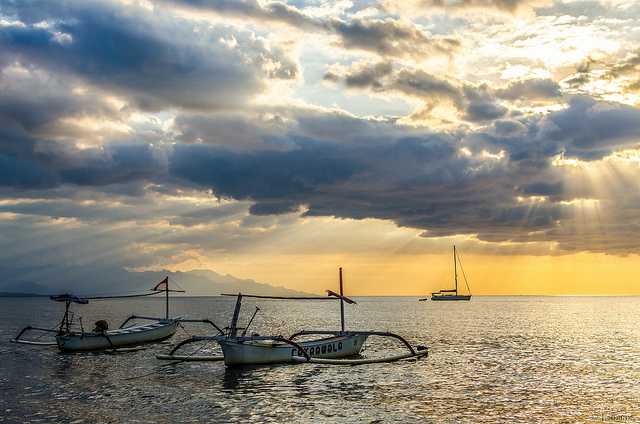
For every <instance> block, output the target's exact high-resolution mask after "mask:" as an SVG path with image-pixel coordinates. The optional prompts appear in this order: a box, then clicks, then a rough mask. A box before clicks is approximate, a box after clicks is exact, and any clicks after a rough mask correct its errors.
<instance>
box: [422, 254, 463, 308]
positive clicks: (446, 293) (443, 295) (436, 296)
mask: <svg viewBox="0 0 640 424" xmlns="http://www.w3.org/2000/svg"><path fill="white" fill-rule="evenodd" d="M459 262H460V258H459V257H458V254H457V253H456V246H455V245H454V246H453V281H454V282H455V288H454V289H452V290H440V291H437V292H434V293H431V300H433V301H442V300H471V290H470V289H469V283H467V276H466V275H465V274H464V269H463V268H462V262H460V270H462V276H463V277H464V283H465V285H466V286H467V292H468V293H469V294H458V263H459ZM451 293H453V294H451ZM419 300H420V301H421V302H423V301H425V300H429V298H428V297H425V298H424V299H419Z"/></svg>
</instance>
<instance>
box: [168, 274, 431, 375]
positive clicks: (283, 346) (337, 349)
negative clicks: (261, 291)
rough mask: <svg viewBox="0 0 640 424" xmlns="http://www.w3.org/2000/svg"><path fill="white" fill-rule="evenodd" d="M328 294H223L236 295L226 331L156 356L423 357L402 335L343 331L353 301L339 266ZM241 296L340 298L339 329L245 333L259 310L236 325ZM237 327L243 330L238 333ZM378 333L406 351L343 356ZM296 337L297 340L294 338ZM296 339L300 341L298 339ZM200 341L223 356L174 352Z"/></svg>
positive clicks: (328, 360) (333, 361)
mask: <svg viewBox="0 0 640 424" xmlns="http://www.w3.org/2000/svg"><path fill="white" fill-rule="evenodd" d="M327 295H328V297H284V296H257V295H244V294H241V293H238V294H237V295H228V294H223V296H237V298H236V305H235V309H234V312H233V317H232V318H231V323H230V325H229V327H226V328H225V331H221V330H220V331H219V334H218V335H215V336H193V337H191V338H190V339H187V340H184V341H183V342H181V343H178V344H177V345H176V346H175V347H174V348H173V350H172V351H171V352H170V353H169V354H168V355H158V356H157V358H158V359H165V360H179V361H224V363H225V364H226V365H256V364H276V363H296V362H311V363H323V364H330V365H340V364H348V365H358V364H365V363H375V362H391V361H397V360H400V359H407V358H418V357H422V356H426V355H427V353H428V350H427V348H426V347H423V346H418V347H417V348H416V349H414V348H413V347H412V346H411V345H410V344H409V342H407V341H406V340H405V339H404V338H402V337H401V336H398V335H396V334H393V333H388V332H382V331H346V330H345V325H344V303H345V302H346V303H349V304H355V303H356V302H355V301H353V300H351V299H349V298H348V297H346V296H344V294H343V291H342V268H341V269H340V293H335V292H333V291H331V290H327ZM243 298H258V299H290V300H305V301H306V300H339V301H340V321H341V329H340V331H330V330H319V331H317V330H305V331H300V332H298V333H296V334H293V335H292V336H290V337H288V338H286V337H283V336H260V335H258V334H254V335H250V336H247V335H246V334H247V331H248V328H249V327H250V326H251V323H252V322H253V319H254V318H255V316H256V314H257V313H258V311H259V310H260V308H258V307H256V310H255V312H254V313H253V315H252V316H251V318H250V319H249V323H248V324H247V325H246V327H244V328H241V327H238V317H239V314H240V308H241V306H242V299H243ZM239 330H242V332H241V333H239ZM303 336H320V337H319V338H315V339H313V340H299V338H300V337H303ZM371 336H380V337H391V338H395V339H397V340H400V341H401V342H402V343H403V344H404V346H405V347H406V348H407V349H408V352H406V353H403V354H398V355H394V356H388V357H386V358H372V359H366V358H365V359H362V358H354V359H346V358H349V357H354V356H357V355H358V354H359V353H360V351H361V350H362V347H363V346H364V343H365V341H366V340H367V338H368V337H371ZM296 339H297V340H296ZM298 340H299V341H298ZM202 341H205V342H206V341H215V342H217V343H218V344H219V345H220V347H221V349H222V353H223V354H222V356H194V355H176V351H177V350H178V349H180V348H181V347H182V346H184V345H186V344H189V343H194V342H202Z"/></svg>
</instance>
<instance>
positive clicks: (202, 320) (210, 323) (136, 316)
mask: <svg viewBox="0 0 640 424" xmlns="http://www.w3.org/2000/svg"><path fill="white" fill-rule="evenodd" d="M134 319H146V320H149V321H162V320H163V319H164V318H158V317H145V316H141V315H131V316H130V317H129V318H127V319H125V320H124V321H123V322H122V324H120V327H118V328H124V326H125V325H127V323H128V322H129V321H131V320H134ZM175 320H176V321H178V322H202V323H205V324H209V325H211V326H212V327H213V328H215V329H216V330H217V331H218V332H219V333H220V334H224V331H222V330H221V329H220V327H218V326H217V325H216V324H215V323H214V322H213V321H211V320H209V319H185V318H175Z"/></svg>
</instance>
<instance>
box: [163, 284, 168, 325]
mask: <svg viewBox="0 0 640 424" xmlns="http://www.w3.org/2000/svg"><path fill="white" fill-rule="evenodd" d="M164 298H165V309H164V310H165V313H164V319H169V279H168V278H167V285H166V286H165V288H164Z"/></svg>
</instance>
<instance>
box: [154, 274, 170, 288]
mask: <svg viewBox="0 0 640 424" xmlns="http://www.w3.org/2000/svg"><path fill="white" fill-rule="evenodd" d="M168 288H169V277H168V276H167V277H164V280H162V281H160V282H159V283H158V284H157V285H156V286H155V287H154V288H152V289H151V290H153V291H165V290H167V289H168Z"/></svg>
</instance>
